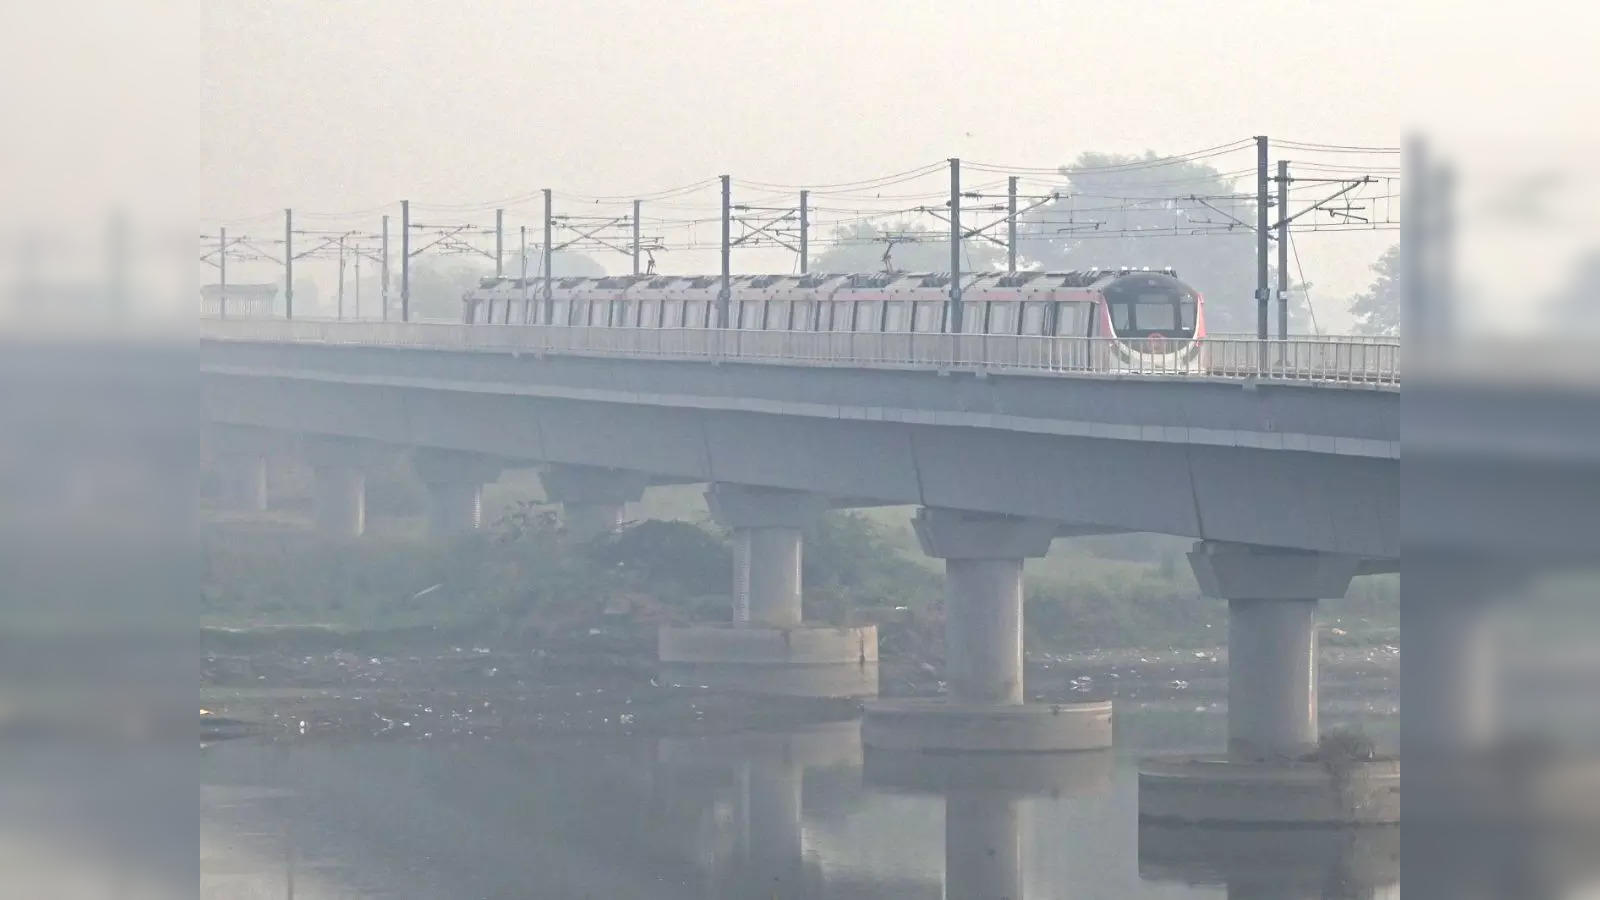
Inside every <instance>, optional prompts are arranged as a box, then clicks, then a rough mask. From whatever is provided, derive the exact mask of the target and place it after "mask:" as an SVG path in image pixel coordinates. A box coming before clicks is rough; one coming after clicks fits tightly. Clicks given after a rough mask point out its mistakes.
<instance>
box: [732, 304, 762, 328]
mask: <svg viewBox="0 0 1600 900" xmlns="http://www.w3.org/2000/svg"><path fill="white" fill-rule="evenodd" d="M766 307H767V304H766V302H765V301H762V300H745V301H744V302H742V303H740V304H739V327H740V328H745V329H750V330H756V329H759V328H761V327H762V326H763V325H764V324H765V323H764V322H763V319H764V318H765V317H764V316H763V315H762V313H764V312H766Z"/></svg>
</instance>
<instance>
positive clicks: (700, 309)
mask: <svg viewBox="0 0 1600 900" xmlns="http://www.w3.org/2000/svg"><path fill="white" fill-rule="evenodd" d="M683 327H685V328H704V327H706V302H705V301H704V300H688V301H685V302H684V304H683Z"/></svg>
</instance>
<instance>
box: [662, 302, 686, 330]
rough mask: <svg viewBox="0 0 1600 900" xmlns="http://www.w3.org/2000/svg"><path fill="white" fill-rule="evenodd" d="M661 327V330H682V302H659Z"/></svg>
mask: <svg viewBox="0 0 1600 900" xmlns="http://www.w3.org/2000/svg"><path fill="white" fill-rule="evenodd" d="M661 327H662V328H682V327H683V301H682V300H663V301H662V302H661Z"/></svg>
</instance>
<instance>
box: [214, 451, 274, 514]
mask: <svg viewBox="0 0 1600 900" xmlns="http://www.w3.org/2000/svg"><path fill="white" fill-rule="evenodd" d="M217 468H218V470H219V474H220V475H221V476H222V485H221V487H222V499H223V501H224V502H225V503H227V504H228V506H230V507H232V508H234V509H239V510H246V511H249V512H265V511H266V510H267V501H268V495H267V457H266V456H265V455H264V454H259V453H252V454H230V455H228V456H223V457H220V458H219V459H218V460H217Z"/></svg>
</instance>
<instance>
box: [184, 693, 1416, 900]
mask: <svg viewBox="0 0 1600 900" xmlns="http://www.w3.org/2000/svg"><path fill="white" fill-rule="evenodd" d="M1137 755H1138V753H1137V752H1136V751H1134V750H1126V751H1105V752H1090V753H1081V754H1060V755H1014V756H978V757H969V758H962V757H959V756H938V755H927V754H883V753H879V752H877V751H870V750H869V751H867V752H865V753H863V750H862V747H861V743H860V731H859V725H858V724H857V723H855V722H845V723H833V724H827V725H819V726H812V727H808V728H804V729H798V730H794V731H790V732H786V733H770V734H743V735H733V736H725V737H694V738H658V739H642V738H641V739H626V738H619V739H610V740H604V741H597V740H582V741H579V740H551V741H535V742H510V741H506V742H501V741H476V742H465V743H445V744H441V743H434V742H432V741H411V742H381V743H372V742H367V743H325V744H318V743H314V742H296V743H289V744H271V743H258V742H253V741H228V742H224V743H221V744H216V745H213V746H212V747H210V748H208V749H207V750H206V756H205V769H204V781H205V784H206V787H205V789H204V791H203V792H202V799H201V805H202V815H203V821H204V828H203V835H202V842H201V843H202V857H203V869H204V873H203V878H202V888H203V890H202V896H205V897H218V898H231V897H280V896H281V897H293V898H295V900H307V898H321V897H350V896H355V897H368V896H371V897H406V898H412V897H415V898H432V897H438V898H458V897H492V898H500V897H506V898H510V897H591V898H602V897H603V898H633V897H637V898H673V897H682V898H719V900H720V898H725V900H734V898H751V900H773V898H779V900H790V898H806V900H813V898H814V900H825V898H885V900H886V898H928V900H937V898H941V897H944V898H949V900H988V898H1010V900H1024V898H1031V900H1040V898H1057V897H1119V898H1122V897H1127V898H1142V897H1144V898H1158V897H1159V898H1182V897H1222V896H1242V897H1269V896H1271V897H1292V898H1301V897H1341V898H1343V897H1368V896H1374V895H1376V896H1387V893H1386V891H1387V892H1392V888H1386V887H1385V885H1386V884H1388V883H1392V881H1393V875H1394V873H1393V871H1392V869H1393V866H1392V861H1393V860H1394V858H1395V857H1394V855H1393V852H1392V851H1393V850H1394V848H1392V847H1391V846H1390V844H1389V843H1387V841H1388V840H1389V838H1390V836H1392V834H1393V832H1392V830H1391V831H1373V832H1366V833H1363V834H1362V835H1361V836H1359V837H1357V838H1353V839H1352V838H1349V837H1341V836H1340V835H1339V833H1338V832H1328V833H1325V835H1324V834H1323V833H1316V834H1311V833H1308V834H1304V835H1292V836H1285V835H1282V834H1276V833H1272V832H1239V833H1234V834H1227V835H1222V836H1220V837H1219V836H1217V835H1215V834H1200V838H1203V839H1199V838H1196V834H1197V832H1194V831H1183V830H1172V829H1167V830H1162V829H1159V828H1154V829H1153V828H1151V827H1149V826H1147V827H1145V828H1142V829H1141V828H1140V826H1139V823H1138V811H1137V796H1136V777H1137V775H1136V771H1135V769H1134V761H1135V759H1136V757H1137ZM1289 837H1293V840H1291V841H1289V843H1287V844H1286V843H1285V841H1286V840H1288V838H1289ZM1291 845H1292V846H1291Z"/></svg>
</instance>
